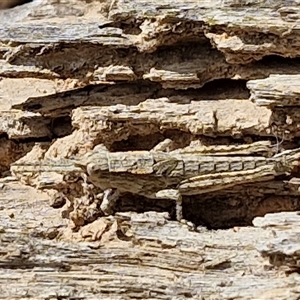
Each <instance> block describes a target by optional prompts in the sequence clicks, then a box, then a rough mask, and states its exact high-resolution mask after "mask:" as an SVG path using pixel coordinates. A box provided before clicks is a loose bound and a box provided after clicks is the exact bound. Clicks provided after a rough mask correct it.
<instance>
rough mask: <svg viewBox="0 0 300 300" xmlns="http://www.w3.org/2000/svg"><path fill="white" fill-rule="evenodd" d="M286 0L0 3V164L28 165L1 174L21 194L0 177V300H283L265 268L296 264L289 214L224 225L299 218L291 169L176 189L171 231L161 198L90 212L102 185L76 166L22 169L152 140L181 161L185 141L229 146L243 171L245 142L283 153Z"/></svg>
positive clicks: (288, 291) (294, 49)
mask: <svg viewBox="0 0 300 300" xmlns="http://www.w3.org/2000/svg"><path fill="white" fill-rule="evenodd" d="M298 4H299V3H298V0H297V1H288V0H281V1H275V0H268V1H255V0H245V1H244V0H222V1H221V0H213V1H206V0H203V1H194V0H191V1H188V2H187V1H175V2H170V1H169V0H168V1H166V0H160V1H143V0H142V1H96V0H95V1H78V0H64V1H58V0H54V1H53V0H34V1H32V2H30V3H28V4H24V5H22V6H17V7H14V8H12V9H5V10H1V11H0V77H1V78H0V79H1V80H0V133H1V135H2V136H1V140H0V142H1V146H0V158H1V163H0V171H3V174H2V175H3V176H7V175H9V174H7V170H8V167H9V165H10V164H11V163H13V162H14V161H16V160H19V159H20V158H21V156H22V158H21V159H20V160H19V162H23V163H24V164H25V165H26V163H27V166H28V165H29V166H31V167H32V169H27V170H25V169H23V170H21V169H19V173H16V175H17V176H18V178H19V179H20V180H21V181H22V182H23V183H24V184H26V185H32V186H35V188H32V187H29V186H25V185H21V184H20V183H19V182H16V181H15V178H12V177H6V178H5V179H1V182H0V197H1V208H2V209H1V210H0V221H1V230H0V231H1V243H0V253H1V255H0V279H1V286H0V288H1V297H2V298H4V299H23V298H25V297H26V298H32V299H58V298H59V299H61V298H68V299H73V298H84V299H99V298H101V299H137V298H142V299H185V298H191V299H201V298H205V299H244V300H245V299H249V300H250V299H282V300H283V299H298V298H299V292H300V291H299V288H298V286H299V284H298V283H299V282H298V281H299V276H298V274H297V273H294V274H293V275H292V276H287V275H286V274H285V273H284V272H282V271H281V270H282V269H281V268H282V267H284V268H285V270H288V272H293V270H294V269H296V270H298V267H299V264H298V260H299V259H298V248H297V247H298V246H297V243H298V237H297V224H298V223H297V222H298V221H297V218H296V216H295V215H293V218H292V221H290V223H293V225H286V224H284V223H283V222H281V221H278V220H277V219H276V218H279V217H280V216H278V215H277V216H273V218H274V219H275V221H274V222H273V225H272V224H269V225H270V226H269V225H268V226H267V225H266V226H264V228H262V227H260V226H258V224H257V220H256V221H254V224H255V226H254V227H243V228H240V227H234V226H239V225H243V226H244V225H250V224H251V221H252V219H253V218H254V217H256V216H263V215H264V214H266V213H271V212H280V211H295V210H299V209H300V204H299V193H300V189H299V186H300V183H299V180H298V179H294V178H293V177H299V166H297V165H298V161H295V162H294V163H293V165H295V166H293V167H294V168H293V170H292V172H291V173H290V172H289V173H288V174H282V175H280V176H276V178H275V179H272V180H271V179H270V180H268V181H266V182H255V181H254V179H255V178H254V177H253V174H250V175H249V174H248V175H249V176H252V177H251V178H250V179H251V181H250V182H249V183H247V184H241V185H237V186H234V187H232V188H227V189H224V190H222V191H214V192H210V193H207V194H201V195H200V194H196V195H193V196H190V195H185V196H184V197H183V216H184V218H185V219H187V220H188V222H187V224H186V225H184V224H181V223H179V222H175V221H171V220H170V219H169V218H168V213H169V214H170V216H171V219H172V220H174V219H175V216H174V215H175V213H174V203H169V202H171V201H155V200H152V199H150V200H149V199H147V198H144V197H142V196H137V195H135V194H134V193H133V194H132V193H131V194H130V193H127V194H124V195H123V196H122V198H121V199H120V200H119V201H117V203H116V209H115V212H116V214H115V215H114V216H108V217H103V216H102V215H101V213H100V209H101V205H102V203H101V201H100V198H101V197H102V196H103V195H101V193H102V190H101V189H100V188H97V187H95V186H93V185H91V184H90V183H89V181H87V180H86V178H85V176H84V175H83V174H82V173H80V172H79V170H76V171H74V170H73V171H74V172H73V173H72V172H71V173H69V171H70V170H69V169H68V168H67V167H68V166H66V165H62V164H60V165H57V166H56V167H55V168H54V167H53V165H50V166H47V167H49V169H47V170H46V171H45V170H44V171H42V170H37V169H38V167H43V166H42V162H45V161H46V160H47V159H49V160H50V159H56V160H58V161H59V160H61V159H63V158H70V157H76V158H78V157H82V156H84V154H85V153H87V152H89V151H91V150H92V149H93V148H94V147H95V146H96V145H98V144H100V143H104V144H105V145H106V146H107V147H108V148H109V150H110V151H111V152H118V153H120V152H121V153H122V151H127V150H131V151H132V150H133V151H137V150H139V151H141V150H142V151H146V152H147V153H150V152H148V151H150V149H151V148H153V147H154V146H155V145H156V144H157V143H159V142H161V141H162V140H164V139H165V138H168V139H172V141H173V143H172V145H171V146H170V149H167V150H165V151H166V152H165V153H168V151H171V152H172V151H174V152H173V153H176V155H177V156H180V155H182V153H183V151H184V150H185V151H186V150H188V149H189V150H188V151H190V152H189V156H191V157H193V158H194V159H196V158H197V157H196V156H195V153H194V152H193V151H194V149H195V147H194V146H193V145H196V144H197V143H198V144H197V145H198V146H199V145H200V146H201V147H202V148H203V149H206V155H207V153H210V154H211V155H212V153H215V152H216V151H217V149H220V148H223V149H224V148H226V147H227V146H228V148H226V149H233V148H234V147H235V146H236V145H238V146H240V147H241V148H240V149H243V150H241V151H242V153H239V154H238V153H234V154H233V153H231V156H236V155H244V156H246V157H243V159H241V160H243V161H247V162H251V161H255V160H259V159H260V158H257V156H261V154H262V153H261V152H260V151H258V152H255V151H254V152H251V151H248V150H249V149H248V148H247V147H248V146H247V145H249V144H251V143H253V142H255V141H258V142H259V143H263V145H268V146H267V148H268V149H269V146H270V145H272V146H270V148H271V149H272V151H271V156H273V155H276V153H277V152H278V154H279V153H281V152H282V151H284V150H287V149H296V148H299V143H298V137H299V129H298V124H299V121H300V120H299V108H298V106H299V105H298V103H297V99H296V98H297V93H298V91H297V80H298V77H297V76H298V73H299V61H298V59H297V57H298V56H299V49H300V48H299V41H298V39H299V38H298V35H299V34H298V31H299V28H298V27H299V24H298V14H299V8H298ZM2 5H3V4H2ZM0 8H1V4H0ZM2 8H3V6H2ZM34 144H35V146H34ZM214 146H215V148H212V147H214ZM168 147H169V146H168ZM168 147H167V148H168ZM193 147H194V148H193ZM205 147H206V148H205ZM247 149H248V150H247ZM264 149H265V148H264ZM264 149H263V151H264ZM243 151H244V152H243ZM266 152H268V151H266ZM151 153H152V152H151ZM25 154H26V155H25ZM226 155H227V156H228V160H229V161H232V160H233V159H234V158H232V157H231V156H230V155H229V154H228V153H227V154H226ZM266 156H267V155H266ZM267 157H268V156H267ZM272 159H273V158H272V157H271V158H270V157H268V158H265V157H263V158H262V160H263V161H271V160H272ZM200 160H201V159H200ZM36 161H39V162H41V165H38V164H37V165H35V166H33V164H34V162H36ZM195 165H196V164H195ZM36 167H37V168H36ZM69 167H70V166H69ZM262 167H263V166H262ZM35 168H36V169H35ZM72 168H73V166H71V169H72ZM62 169H63V172H61V171H62ZM80 171H81V170H80ZM289 171H290V170H289ZM66 173H67V174H66ZM277 175H278V174H277ZM115 176H116V177H115V179H116V180H119V179H120V178H119V175H118V174H115ZM208 177H209V183H210V184H212V183H214V182H215V181H214V180H215V179H216V178H215V177H214V176H213V175H212V174H210V173H209V174H208ZM244 178H245V177H242V176H240V177H239V178H237V180H243V179H244ZM291 178H292V180H291ZM145 180H146V181H147V180H148V181H149V177H146V179H145ZM128 182H129V183H128V185H129V184H133V183H134V182H130V181H128ZM247 182H248V181H247ZM36 187H39V188H42V189H43V192H41V191H40V190H38V189H36ZM87 191H88V192H89V193H90V194H89V195H92V197H87V196H85V197H84V195H86V192H87ZM187 192H189V191H187ZM54 207H56V209H54ZM149 211H157V212H149ZM158 212H161V213H158ZM286 216H288V215H286ZM191 222H193V223H194V224H196V225H195V226H193V224H191ZM199 224H202V225H206V226H208V227H210V228H216V229H217V228H229V227H233V228H231V229H223V230H220V229H218V230H208V229H205V228H204V227H200V226H199V227H197V226H198V225H199ZM274 224H275V225H274ZM271 225H272V226H271ZM195 227H197V228H196V229H195ZM272 230H273V231H272ZM292 231H294V233H293V232H292ZM274 232H275V234H276V235H277V237H276V236H275V237H274ZM257 250H258V251H257ZM260 254H263V256H264V257H261V255H260ZM282 257H283V258H284V259H281V258H282ZM266 258H271V260H270V262H271V264H270V263H268V261H267V259H266ZM278 258H280V259H278ZM274 265H275V267H274ZM278 267H279V268H278ZM8 287H9V288H8Z"/></svg>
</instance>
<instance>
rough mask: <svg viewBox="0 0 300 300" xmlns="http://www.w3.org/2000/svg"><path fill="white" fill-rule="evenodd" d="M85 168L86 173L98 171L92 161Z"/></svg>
mask: <svg viewBox="0 0 300 300" xmlns="http://www.w3.org/2000/svg"><path fill="white" fill-rule="evenodd" d="M86 169H87V173H88V174H89V175H91V174H94V173H96V172H97V171H99V168H98V167H97V165H96V164H94V163H90V164H88V165H87V168H86Z"/></svg>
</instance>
